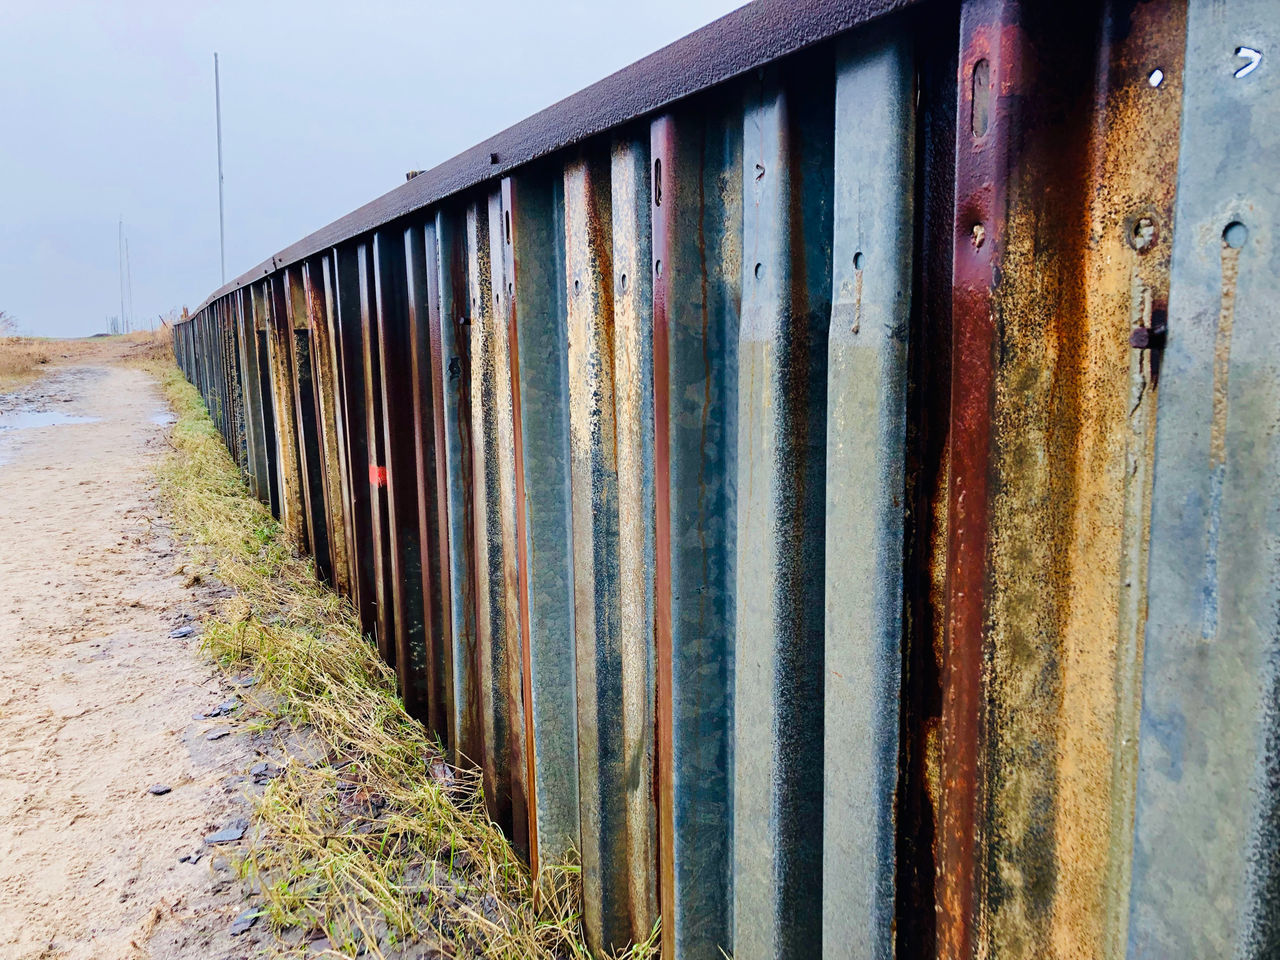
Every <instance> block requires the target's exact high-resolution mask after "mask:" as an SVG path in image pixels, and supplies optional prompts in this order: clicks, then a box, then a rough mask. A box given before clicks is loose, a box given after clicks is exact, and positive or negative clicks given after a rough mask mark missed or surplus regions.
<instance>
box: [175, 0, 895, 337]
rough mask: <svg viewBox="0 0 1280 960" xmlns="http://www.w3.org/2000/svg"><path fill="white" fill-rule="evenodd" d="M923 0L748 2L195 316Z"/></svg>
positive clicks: (468, 154)
mask: <svg viewBox="0 0 1280 960" xmlns="http://www.w3.org/2000/svg"><path fill="white" fill-rule="evenodd" d="M919 2H920V0H755V2H754V3H748V4H745V5H743V6H742V7H741V8H739V9H737V10H734V11H733V12H731V13H728V14H726V15H725V16H723V17H721V18H720V19H718V20H716V21H714V22H712V23H710V24H708V25H707V26H705V27H703V28H702V29H700V30H696V31H694V32H693V33H691V34H689V35H688V36H686V37H682V38H681V39H679V40H677V41H675V42H674V43H671V44H669V45H667V46H666V47H663V48H662V49H661V50H658V51H656V52H655V53H652V54H650V55H649V56H647V57H645V58H644V59H642V60H639V61H637V62H636V63H634V64H632V65H631V66H629V67H626V68H624V69H622V70H619V71H618V72H616V73H614V74H611V75H610V76H608V77H606V78H604V79H603V80H601V81H599V82H598V83H595V84H592V85H591V86H590V87H587V88H586V89H585V90H582V91H579V92H578V93H576V94H573V95H572V96H569V97H566V98H565V99H563V100H561V101H560V102H559V103H556V104H554V105H552V106H550V107H548V108H547V109H545V110H543V111H541V112H539V113H536V114H534V115H533V116H531V117H528V118H527V119H525V120H522V121H521V122H520V123H517V124H516V125H515V126H513V127H510V128H508V129H507V130H504V131H503V132H501V133H499V134H497V135H495V136H493V137H490V138H489V139H488V140H485V141H483V142H482V143H478V144H476V145H475V146H474V147H472V148H471V149H469V150H466V151H464V152H463V153H460V154H459V155H458V156H456V157H454V158H452V159H450V160H446V161H445V162H444V163H442V164H440V165H439V166H437V167H434V168H432V169H431V170H428V171H426V172H425V173H423V174H421V175H419V176H417V177H414V178H413V179H412V180H410V181H408V182H407V183H404V184H402V185H400V186H399V187H397V188H396V189H395V190H392V191H390V192H389V193H387V194H385V195H383V196H382V197H379V198H378V199H377V200H374V201H372V202H370V203H367V204H365V205H364V206H362V207H360V208H359V209H357V210H354V211H352V212H351V213H349V214H347V215H346V216H344V217H342V218H340V219H339V220H336V221H334V222H333V223H331V224H329V225H328V226H326V227H323V228H321V229H320V230H317V231H316V232H315V233H312V234H310V235H309V236H307V237H304V238H303V239H302V240H299V241H298V242H297V243H294V244H292V245H290V246H288V247H286V248H285V249H283V250H281V251H280V252H279V253H277V254H275V255H274V256H272V257H269V258H268V259H266V260H264V261H263V262H262V263H260V264H258V265H257V266H255V267H253V268H251V269H250V270H248V271H246V272H245V273H243V274H242V275H241V276H239V277H237V278H236V279H234V280H232V281H230V282H229V283H226V284H224V285H223V286H222V287H220V288H219V289H217V290H215V291H214V292H213V293H211V294H210V295H209V297H208V299H207V300H205V302H204V303H202V304H201V305H200V306H199V307H198V308H197V309H196V313H199V312H201V311H202V310H204V308H205V307H206V306H208V305H209V304H210V303H212V302H214V301H215V300H218V299H219V298H221V297H223V296H225V295H226V294H228V293H230V292H231V291H232V290H235V289H236V288H238V287H240V286H244V285H247V284H250V283H253V282H254V281H256V280H259V279H261V278H262V277H264V276H266V275H268V274H270V273H272V272H274V271H275V270H278V269H280V268H281V267H284V266H287V265H289V264H292V263H295V262H297V261H299V260H302V259H305V258H307V257H310V256H312V255H313V254H316V253H319V252H321V251H323V250H326V249H328V248H329V247H332V246H336V245H337V244H340V243H342V242H344V241H347V240H350V239H352V238H354V237H357V236H360V235H361V234H364V233H367V232H369V231H371V230H373V229H375V228H377V227H379V226H382V225H383V224H386V223H389V222H391V221H392V220H396V219H399V218H401V217H405V216H408V215H409V214H412V213H416V212H420V211H425V210H426V209H427V208H428V207H431V206H432V205H433V204H436V203H438V202H440V201H442V200H445V199H448V198H453V197H457V196H459V195H462V194H463V193H465V192H466V191H468V190H470V189H471V188H473V187H478V186H482V185H483V184H485V183H488V182H490V181H492V180H493V179H494V178H495V177H500V176H502V175H504V174H506V173H508V172H510V171H512V170H514V169H516V168H518V167H522V166H524V165H525V164H528V163H529V162H530V161H533V160H537V159H539V158H541V157H547V156H551V155H552V154H555V153H556V152H557V151H559V150H563V149H564V148H565V147H569V146H573V145H574V144H577V143H581V142H583V141H585V140H588V139H589V138H591V137H593V136H596V135H598V134H601V133H605V132H607V131H610V130H612V129H614V128H615V127H618V126H620V125H622V124H624V123H627V122H629V121H631V120H635V119H637V118H643V117H645V116H647V115H650V114H655V113H657V112H658V111H661V110H663V109H665V108H670V107H672V106H673V105H675V104H676V103H678V102H680V101H682V100H684V99H686V98H688V97H691V96H693V95H694V94H697V93H701V92H704V91H707V90H710V89H712V88H714V87H716V86H718V85H720V84H722V83H724V82H725V81H728V80H731V79H733V78H734V77H741V76H745V75H747V74H749V73H750V72H751V71H752V70H755V69H757V68H759V67H762V66H765V65H766V64H769V63H772V62H773V61H776V60H779V59H781V58H783V57H786V56H788V55H790V54H793V53H797V52H799V51H801V50H805V49H807V48H809V47H812V46H814V45H815V44H819V43H821V42H822V41H824V40H827V39H830V38H831V37H834V36H836V35H838V34H840V33H843V32H845V31H847V30H851V29H853V28H854V27H857V26H859V25H862V24H866V23H869V22H871V21H872V20H875V19H877V18H879V17H883V16H886V15H888V14H891V13H893V12H895V11H899V10H905V9H908V8H910V7H913V6H915V5H916V4H918V3H919Z"/></svg>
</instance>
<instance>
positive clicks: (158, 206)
mask: <svg viewBox="0 0 1280 960" xmlns="http://www.w3.org/2000/svg"><path fill="white" fill-rule="evenodd" d="M740 3H741V0H646V2H645V3H643V4H640V3H635V2H626V3H624V2H618V0H597V2H591V0H551V2H546V3H530V2H519V0H477V2H473V3H444V2H438V0H431V2H416V3H407V2H392V0H383V2H374V3H355V2H346V3H336V2H329V0H319V2H317V0H312V2H300V0H285V2H261V0H259V2H256V3H254V2H239V0H237V2H229V3H218V4H213V3H199V2H193V3H182V2H179V3H174V2H173V0H164V2H154V0H146V2H134V3H116V4H88V3H83V4H77V3H63V2H57V0H53V2H44V3H42V2H40V0H10V2H8V3H3V4H0V310H5V311H7V312H8V313H10V314H12V315H15V316H16V317H17V318H18V320H19V322H20V325H21V329H22V331H23V332H25V333H32V334H39V335H44V336H81V335H84V334H89V333H96V332H99V331H101V330H103V329H104V328H105V322H104V318H105V317H106V316H108V315H114V314H117V313H119V312H120V304H119V300H120V297H119V285H118V280H117V270H116V262H117V261H116V233H117V219H118V218H119V217H120V216H122V215H123V217H124V220H125V229H126V232H127V235H128V238H129V257H130V262H131V265H132V274H133V313H134V316H135V318H136V320H137V321H138V322H140V323H145V322H147V321H148V320H154V319H155V318H156V317H157V316H158V315H159V314H163V313H167V312H168V311H169V310H170V309H171V308H175V307H181V306H182V305H183V304H187V305H188V306H192V307H194V306H196V305H197V304H198V303H200V301H201V300H203V299H204V297H205V296H206V295H207V294H208V293H210V292H212V291H213V290H214V289H215V288H216V287H217V286H219V283H220V278H219V267H218V195H217V160H216V155H215V151H214V146H215V143H214V122H213V121H214V102H213V51H214V50H217V51H218V53H219V56H220V60H221V67H222V115H223V143H224V147H223V157H224V165H225V168H226V194H227V198H226V215H227V276H228V278H230V277H234V276H236V275H238V274H240V273H242V272H243V271H244V270H246V269H248V268H249V267H251V266H253V265H254V264H256V263H258V262H259V261H260V260H263V259H265V258H266V257H267V256H269V255H270V254H272V253H274V252H275V251H276V250H278V249H280V248H281V247H283V246H285V245H286V244H288V243H290V242H292V241H293V240H296V239H299V238H300V237H302V236H304V235H305V234H307V233H310V232H311V231H313V230H315V229H317V228H318V227H321V226H323V225H324V224H326V223H328V222H330V221H331V220H334V219H336V218H337V217H339V216H341V215H342V214H344V213H346V212H347V211H349V210H351V209H354V208H355V207H357V206H359V205H360V204H362V203H364V202H366V201H368V200H371V199H373V198H374V197H376V196H378V195H380V194H382V193H385V192H386V191H387V190H390V189H391V188H392V187H394V186H396V185H397V184H399V183H402V182H403V181H404V173H405V171H406V170H411V169H415V168H416V169H427V168H430V167H432V166H434V165H435V164H437V163H439V162H440V161H442V160H445V159H447V158H449V157H451V156H453V155H454V154H456V153H458V152H459V151H461V150H463V149H464V148H466V147H469V146H471V145H472V144H473V143H476V142H478V141H480V140H482V139H484V138H485V137H487V136H489V135H490V134H493V133H496V132H497V131H499V130H501V129H503V128H504V127H507V126H510V125H511V124H512V123H514V122H515V121H517V120H519V119H521V118H523V117H525V116H528V115H529V114H531V113H534V112H536V111H537V110H539V109H541V108H542V107H545V106H547V105H549V104H551V103H553V102H555V101H556V100H559V99H560V98H562V97H564V96H567V95H568V94H570V93H573V92H574V91H575V90H578V89H580V88H582V87H584V86H586V85H588V84H590V83H592V82H593V81H595V80H597V79H599V78H601V77H603V76H605V75H606V74H608V73H611V72H612V71H614V70H616V69H618V68H620V67H623V66H625V65H627V64H628V63H631V62H632V61H634V60H637V59H639V58H640V57H642V56H644V55H645V54H646V53H649V52H651V51H653V50H656V49H657V48H658V47H660V46H663V45H664V44H666V43H669V42H670V41H672V40H675V39H676V38H678V37H680V36H683V35H684V34H686V33H688V32H690V31H691V30H694V29H696V28H697V27H699V26H701V25H703V24H704V23H707V22H709V21H711V20H713V19H715V18H716V17H718V16H721V15H722V14H724V13H727V12H728V11H729V10H731V9H733V8H734V7H737V6H739V5H740Z"/></svg>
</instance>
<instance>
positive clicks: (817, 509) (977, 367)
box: [174, 0, 1280, 960]
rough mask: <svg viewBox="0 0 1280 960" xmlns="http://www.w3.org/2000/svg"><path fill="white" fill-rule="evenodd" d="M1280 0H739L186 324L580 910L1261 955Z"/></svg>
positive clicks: (1272, 551) (1277, 668)
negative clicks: (574, 885) (577, 883)
mask: <svg viewBox="0 0 1280 960" xmlns="http://www.w3.org/2000/svg"><path fill="white" fill-rule="evenodd" d="M1278 44H1280V2H1277V0H1240V2H1235V0H1233V2H1232V3H1231V4H1224V3H1221V2H1218V0H1092V2H1088V3H1083V4H1072V5H1065V4H1042V3H1032V2H1030V0H960V2H949V0H945V2H944V0H935V2H922V3H919V4H911V3H906V2H902V3H894V2H870V0H868V2H856V3H846V4H836V3H830V2H824V0H805V2H802V3H792V4H788V3H784V2H782V0H758V2H757V3H754V4H751V5H749V6H748V7H746V8H744V9H743V10H741V11H738V12H736V13H735V14H732V15H730V17H728V18H725V20H723V21H720V22H718V23H716V24H712V25H711V26H710V27H708V28H706V29H705V30H703V31H700V32H699V33H698V34H695V35H693V36H692V37H690V38H687V39H686V40H684V41H681V42H680V43H678V44H676V45H674V46H673V47H671V48H669V49H668V50H666V51H663V52H661V53H659V54H656V55H654V57H651V58H649V59H647V60H645V61H642V62H641V63H640V64H637V65H636V66H635V67H633V68H629V69H628V71H624V73H623V74H620V75H618V76H617V77H612V78H609V79H608V80H606V81H602V83H601V84H599V85H597V86H596V87H593V88H589V89H588V90H587V91H584V92H583V93H582V94H578V95H576V96H575V97H574V98H571V99H570V100H569V101H566V103H565V104H561V105H557V107H554V108H552V109H551V110H549V111H547V113H546V114H544V115H540V116H539V117H535V118H531V120H529V121H526V122H525V123H523V124H521V125H518V126H517V127H516V128H513V129H512V130H511V131H508V132H506V133H504V134H499V135H498V136H497V137H495V138H493V139H492V140H491V141H487V142H486V144H482V145H480V146H479V147H477V148H476V149H475V150H473V151H469V152H468V153H466V154H464V155H462V156H461V157H459V158H457V159H456V160H454V161H450V162H449V163H447V164H445V165H443V166H442V167H441V168H439V169H438V170H436V171H431V172H429V173H428V174H425V175H423V176H422V177H419V178H417V179H416V180H415V181H413V182H411V184H408V185H406V186H405V187H402V188H400V189H399V190H397V191H394V192H393V193H392V194H389V195H388V196H387V197H386V198H383V199H381V200H379V201H375V202H374V203H373V204H370V205H369V206H368V207H366V208H362V209H361V210H360V211H356V212H355V213H353V214H351V215H350V216H349V217H347V218H344V219H343V220H341V221H339V222H338V223H336V224H334V225H332V226H331V227H328V228H325V230H322V231H320V232H319V233H317V234H315V235H313V236H312V237H309V238H306V239H304V240H303V241H300V242H299V243H298V244H295V245H294V246H293V247H291V248H289V250H287V251H284V252H283V253H281V254H280V255H278V256H277V257H273V258H272V259H271V260H270V261H268V262H267V263H265V264H264V265H262V266H260V267H258V268H255V270H254V271H251V272H250V273H249V274H246V275H245V276H243V277H241V278H240V279H239V280H237V281H235V282H234V283H233V284H230V285H228V286H227V287H225V288H223V289H222V290H219V291H217V292H216V293H215V294H214V295H213V296H212V297H210V299H209V300H208V301H206V303H205V304H204V305H203V306H202V307H201V308H200V309H199V310H198V311H197V312H196V313H195V314H194V315H193V317H192V318H191V320H190V321H188V322H186V323H183V324H180V325H179V326H178V327H176V328H175V331H174V350H175V355H176V357H177V359H178V363H179V365H180V366H181V368H182V369H183V370H184V371H185V373H186V375H187V376H188V378H189V379H190V380H191V381H192V382H193V383H194V384H195V385H196V386H197V388H198V389H199V390H200V392H201V395H202V396H203V397H204V398H205V401H206V403H207V405H208V408H209V411H210V414H211V416H212V417H213V420H214V423H215V424H216V426H217V428H218V429H219V430H220V431H221V433H222V435H223V436H224V437H225V438H226V441H227V445H228V449H229V450H230V451H231V453H232V455H233V456H234V457H235V459H236V461H237V463H238V464H239V465H240V466H241V468H242V469H243V470H244V472H245V475H246V477H247V481H248V484H249V487H250V489H251V491H252V492H253V493H254V494H255V495H256V496H258V497H260V498H261V499H262V500H264V501H265V502H267V503H269V504H270V505H271V507H272V509H273V511H274V512H275V514H276V516H278V517H279V518H280V520H281V522H282V523H283V525H284V527H285V529H286V530H287V531H288V532H289V534H290V535H291V536H292V537H293V538H294V539H295V541H296V542H297V544H298V546H299V548H300V549H302V550H305V551H309V552H311V553H312V554H313V555H314V556H315V558H316V563H317V569H318V571H319V572H320V573H321V575H322V576H324V577H325V578H327V579H329V580H330V581H331V582H332V583H333V584H334V585H335V586H336V587H337V589H339V590H340V591H341V592H343V593H344V594H346V595H348V596H349V597H350V598H351V600H352V603H353V604H354V606H355V608H356V610H357V611H358V613H359V615H360V618H361V622H362V624H363V625H364V628H365V630H366V632H367V633H368V635H369V637H370V640H371V642H373V643H376V644H377V647H378V649H379V651H380V652H381V653H382V655H383V656H384V657H385V658H386V659H387V661H388V662H389V663H391V664H393V665H394V666H395V667H396V670H397V675H398V677H399V680H400V686H401V692H402V695H403V697H404V701H405V705H406V707H407V708H408V709H409V710H410V712H412V713H413V714H414V715H415V716H417V717H418V718H420V719H421V720H422V722H423V723H424V724H426V725H427V726H428V727H429V728H430V729H432V730H433V731H435V732H436V733H437V734H438V735H439V737H440V739H441V741H442V743H444V744H445V745H446V747H447V749H448V750H449V752H450V755H451V757H452V758H454V760H455V761H456V762H458V763H469V764H474V765H476V766H477V767H478V768H479V769H480V770H481V771H482V774H483V784H484V791H485V799H486V803H487V806H488V810H489V811H490V815H491V816H492V817H493V819H494V820H495V822H496V823H498V824H499V825H500V826H501V827H502V829H503V830H504V831H506V832H507V834H508V836H509V837H510V838H511V840H512V843H513V844H514V846H515V849H516V850H517V851H518V852H519V854H520V855H521V856H522V857H524V858H525V859H526V860H527V861H528V862H529V863H530V865H531V867H532V868H533V869H534V870H535V871H536V870H537V869H538V868H539V867H540V866H541V865H544V864H547V863H550V862H554V861H558V860H560V859H562V858H564V857H566V856H568V855H570V854H571V852H573V851H576V852H577V854H578V855H579V856H580V857H581V862H582V870H583V887H584V891H583V892H584V904H583V907H584V924H585V928H586V931H587V936H588V939H589V941H590V945H591V947H592V949H593V950H595V951H596V952H597V953H599V954H601V955H603V954H605V953H607V952H609V951H610V950H612V949H614V948H617V947H621V946H623V945H625V944H627V943H630V942H632V941H634V940H637V939H642V938H644V937H645V936H646V935H647V934H648V933H649V932H650V931H651V930H652V929H653V927H654V925H655V924H656V923H657V922H658V921H659V918H661V926H662V935H661V939H662V949H663V955H664V956H666V957H668V958H679V960H686V958H687V960H704V958H705V960H710V958H716V957H720V956H721V952H720V951H721V950H723V951H725V952H727V953H730V954H732V955H734V956H737V957H739V958H741V960H754V958H772V957H790V958H809V957H817V956H823V957H830V958H837V957H858V958H876V960H887V958H892V957H899V958H932V957H938V958H949V960H950V958H954V960H970V958H980V957H1001V958H1005V957H1010V958H1045V957H1051V958H1064V960H1066V958H1106V960H1120V958H1148V957H1150V958H1157V957H1162V958H1163V957H1189V958H1216V957H1269V956H1276V955H1280V707H1278V704H1280V594H1278V593H1277V591H1278V590H1280V587H1278V586H1277V585H1278V584H1280V512H1278V510H1280V508H1277V506H1276V504H1277V503H1280V480H1278V479H1277V478H1278V477H1280V393H1277V389H1278V388H1277V384H1278V383H1280V337H1277V335H1276V332H1275V331H1276V329H1277V323H1276V319H1277V318H1276V306H1275V304H1276V302H1277V294H1278V293H1280V291H1278V290H1277V288H1276V287H1277V280H1276V278H1277V276H1280V248H1277V246H1276V228H1277V225H1278V224H1277V221H1278V220H1280V194H1277V192H1276V184H1277V183H1278V182H1280V143H1276V142H1275V141H1276V138H1277V133H1276V131H1277V130H1280V80H1278V79H1277V73H1276V67H1275V66H1274V65H1273V63H1272V58H1273V56H1274V53H1275V52H1276V51H1277V50H1280V46H1278Z"/></svg>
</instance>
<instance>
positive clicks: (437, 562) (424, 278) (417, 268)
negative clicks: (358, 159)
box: [404, 224, 451, 743]
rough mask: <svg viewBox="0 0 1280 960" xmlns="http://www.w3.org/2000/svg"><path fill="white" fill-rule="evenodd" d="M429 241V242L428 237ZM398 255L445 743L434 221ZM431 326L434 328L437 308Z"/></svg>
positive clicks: (432, 692) (430, 671)
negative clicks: (404, 295) (401, 256)
mask: <svg viewBox="0 0 1280 960" xmlns="http://www.w3.org/2000/svg"><path fill="white" fill-rule="evenodd" d="M428 241H429V242H428ZM404 258H405V270H406V280H407V283H408V292H407V300H406V306H407V308H408V311H409V324H408V344H407V352H408V354H407V355H408V364H409V371H408V376H409V381H410V390H409V393H410V402H411V404H412V409H413V452H414V462H415V474H416V478H417V487H418V490H417V503H418V538H419V539H418V542H419V547H420V550H421V557H422V593H423V596H422V604H423V627H424V634H425V643H426V651H425V653H426V678H425V684H426V686H425V689H424V694H425V701H426V714H425V716H424V717H423V722H424V723H426V725H427V727H428V728H429V729H430V730H432V731H434V732H435V733H437V734H438V735H439V736H440V738H441V741H442V742H444V743H448V740H449V724H448V721H447V719H446V716H447V713H448V711H449V708H448V706H447V704H446V697H445V695H444V694H445V690H446V689H447V688H448V684H447V683H446V679H445V678H446V677H447V676H448V675H449V672H450V669H449V663H450V659H451V658H448V657H447V656H446V654H448V653H449V627H448V617H449V613H448V609H449V608H448V603H449V581H448V568H447V566H446V565H445V562H444V561H445V558H446V557H447V556H448V544H447V540H446V541H444V542H442V537H443V536H444V535H445V531H446V529H447V526H448V515H447V512H446V508H445V503H444V496H445V492H444V473H443V472H442V471H441V466H442V464H441V454H442V448H443V446H444V442H443V440H444V433H443V431H444V422H443V420H442V419H441V416H440V410H439V406H438V403H437V395H438V393H439V391H440V385H439V380H438V378H437V377H435V376H433V370H434V369H435V368H436V366H437V365H438V359H439V351H438V349H435V348H437V347H438V339H437V341H436V343H435V344H434V346H433V342H432V334H431V329H432V327H431V308H430V306H429V304H430V303H431V301H432V291H431V288H432V287H433V286H434V285H435V284H436V283H438V280H437V267H436V259H435V258H436V252H435V225H434V224H432V225H431V226H430V227H429V229H427V230H425V231H424V230H423V227H422V225H420V224H415V225H414V226H411V227H407V228H406V229H405V231H404ZM436 328H437V329H438V328H439V323H438V311H437V323H436Z"/></svg>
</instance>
